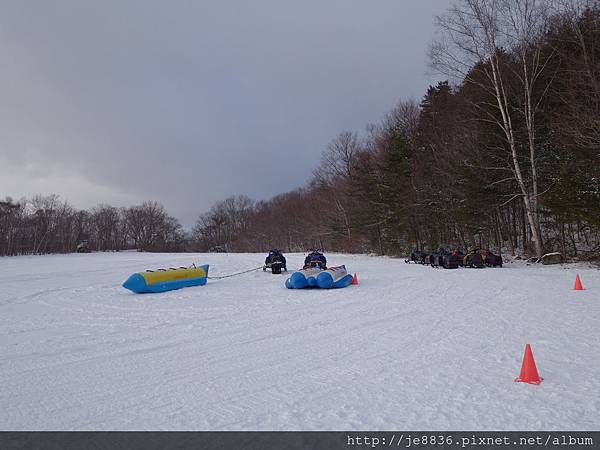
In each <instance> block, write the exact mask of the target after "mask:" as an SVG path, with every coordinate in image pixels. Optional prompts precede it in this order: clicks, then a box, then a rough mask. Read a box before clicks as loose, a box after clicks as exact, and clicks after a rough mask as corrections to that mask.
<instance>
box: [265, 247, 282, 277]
mask: <svg viewBox="0 0 600 450" xmlns="http://www.w3.org/2000/svg"><path fill="white" fill-rule="evenodd" d="M267 269H271V273H272V274H275V275H278V274H280V273H281V269H283V270H285V271H286V272H287V267H286V260H285V256H283V253H281V250H269V254H268V255H267V257H266V258H265V265H264V266H263V272H264V271H266V270H267Z"/></svg>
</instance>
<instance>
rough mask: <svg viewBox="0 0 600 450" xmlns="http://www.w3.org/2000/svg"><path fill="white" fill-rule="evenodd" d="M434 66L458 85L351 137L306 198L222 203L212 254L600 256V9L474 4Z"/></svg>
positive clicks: (445, 24)
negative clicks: (443, 250) (273, 250)
mask: <svg viewBox="0 0 600 450" xmlns="http://www.w3.org/2000/svg"><path fill="white" fill-rule="evenodd" d="M438 27H439V35H440V39H439V40H438V42H437V43H436V44H435V45H433V46H432V49H431V61H432V65H433V66H434V67H435V68H436V69H437V70H438V71H440V72H442V73H445V74H446V75H447V76H448V79H449V80H453V82H441V83H439V84H438V85H437V86H432V87H430V88H429V90H428V91H427V93H426V94H425V96H424V97H423V99H422V101H421V102H420V104H415V103H414V102H401V103H400V104H399V105H398V106H397V107H396V108H395V109H394V110H393V111H391V112H390V113H389V114H388V115H387V116H386V117H385V119H384V120H383V121H382V122H381V123H379V124H377V125H371V126H368V128H367V131H368V132H367V134H366V136H364V137H359V136H358V135H357V134H356V133H353V132H344V133H341V134H340V135H339V136H338V137H337V138H336V139H334V140H333V141H332V142H331V144H330V145H329V146H328V148H327V150H326V151H325V153H324V154H323V157H322V160H321V163H320V165H319V167H317V168H316V169H315V171H314V173H313V176H312V180H311V181H310V183H309V184H308V185H307V186H306V187H305V188H303V189H298V190H295V191H292V192H289V193H286V194H282V195H279V196H277V197H275V198H273V199H271V200H269V201H266V202H258V203H253V202H252V201H250V200H249V199H247V198H245V197H234V198H230V199H228V200H226V201H224V202H221V203H219V204H217V205H215V206H214V207H213V209H212V210H211V211H210V212H208V213H207V214H205V215H203V216H202V217H201V218H200V219H199V221H198V223H197V225H196V227H195V228H194V233H193V235H194V241H195V242H196V243H197V245H198V246H199V248H203V249H208V248H210V247H213V246H223V247H225V248H226V249H227V250H228V251H250V250H254V251H264V250H266V249H268V248H269V247H279V248H281V249H283V250H286V251H293V250H296V251H298V250H305V249H307V248H309V247H311V246H318V247H324V248H326V249H329V250H340V251H350V252H357V251H358V252H376V253H380V254H402V253H405V252H406V251H407V250H408V249H409V248H411V247H417V248H430V249H431V248H437V247H438V246H441V245H452V246H460V247H462V248H465V247H466V246H468V245H477V246H482V247H489V248H493V249H495V250H496V251H500V250H502V249H503V250H505V251H509V252H510V253H512V254H524V255H537V256H540V255H541V254H542V253H544V252H547V251H555V250H558V251H561V252H563V253H564V254H565V255H571V256H580V257H581V256H585V255H596V256H597V255H598V252H599V251H600V6H599V5H598V2H585V1H566V0H565V1H563V2H550V1H535V0H461V1H458V2H457V3H456V4H455V6H454V7H452V8H451V9H450V10H449V11H448V12H447V13H446V14H445V15H443V16H441V17H439V18H438Z"/></svg>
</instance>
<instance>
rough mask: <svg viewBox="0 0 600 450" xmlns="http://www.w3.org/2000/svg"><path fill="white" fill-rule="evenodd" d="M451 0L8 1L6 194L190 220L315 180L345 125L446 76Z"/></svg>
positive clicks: (358, 124) (2, 171) (3, 130)
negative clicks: (443, 51)
mask: <svg viewBox="0 0 600 450" xmlns="http://www.w3.org/2000/svg"><path fill="white" fill-rule="evenodd" d="M449 3H450V1H449V0H302V1H287V0H253V1H246V0H237V1H227V0H220V1H219V0H214V1H202V0H194V1H192V0H188V1H184V0H177V1H160V2H159V1H149V0H139V1H133V0H127V1H124V0H118V1H117V0H110V1H98V0H95V1H84V0H71V1H68V0H53V1H27V0H15V1H9V0H7V1H3V2H2V3H1V5H0V198H4V197H5V196H12V197H13V198H20V197H22V196H27V197H30V196H32V195H34V194H36V193H41V194H50V193H56V194H59V195H60V196H61V197H62V198H64V199H67V200H69V201H70V202H71V203H72V204H74V205H75V206H76V207H79V208H87V207H90V206H94V205H96V204H98V203H109V204H112V205H115V206H129V205H133V204H136V203H139V202H142V201H143V200H158V201H160V202H161V203H163V204H164V205H165V207H166V208H167V210H168V211H169V212H170V213H171V214H172V215H174V216H176V217H177V218H179V219H180V221H181V222H182V224H183V225H184V226H186V227H190V226H191V225H192V223H193V222H194V220H195V219H196V217H197V216H198V214H199V213H201V212H203V211H206V210H208V209H209V208H210V206H211V205H212V204H213V203H214V202H215V201H217V200H221V199H224V198H226V197H228V196H230V195H233V194H246V195H248V196H250V197H251V198H253V199H256V200H258V199H266V198H269V197H271V196H273V195H275V194H278V193H280V192H285V191H288V190H291V189H293V188H295V187H298V186H301V185H304V184H305V183H306V181H307V180H308V178H309V176H310V173H311V170H312V168H314V167H315V165H316V164H317V163H318V161H319V157H320V154H321V152H322V151H323V149H324V148H325V147H326V145H327V143H328V142H329V141H330V140H331V139H333V138H334V137H335V136H336V135H337V134H338V133H339V132H341V131H344V130H353V131H358V132H363V131H364V129H365V126H366V124H367V123H373V122H377V121H379V120H380V119H381V118H382V116H383V115H384V114H385V113H386V112H387V111H388V110H389V109H391V108H392V107H393V106H394V104H395V103H396V102H397V101H398V100H400V99H408V98H414V99H417V100H419V99H420V97H421V96H422V95H423V94H424V92H425V90H426V88H427V86H428V85H429V84H432V83H434V82H435V81H437V80H436V79H435V78H436V77H434V76H433V75H431V74H429V73H428V69H427V48H428V45H429V43H430V42H431V40H432V39H433V37H434V18H433V17H434V15H435V14H438V13H441V12H442V11H443V10H444V9H445V8H446V7H447V6H448V5H449Z"/></svg>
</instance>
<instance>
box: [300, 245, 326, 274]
mask: <svg viewBox="0 0 600 450" xmlns="http://www.w3.org/2000/svg"><path fill="white" fill-rule="evenodd" d="M309 267H319V268H321V269H323V270H325V269H327V258H325V255H323V253H321V251H320V250H311V252H310V253H309V254H308V255H307V256H306V258H304V268H305V269H307V268H309Z"/></svg>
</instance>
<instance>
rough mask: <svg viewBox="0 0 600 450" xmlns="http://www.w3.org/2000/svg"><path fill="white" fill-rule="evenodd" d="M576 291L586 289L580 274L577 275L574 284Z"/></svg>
mask: <svg viewBox="0 0 600 450" xmlns="http://www.w3.org/2000/svg"><path fill="white" fill-rule="evenodd" d="M573 290H574V291H584V290H585V289H584V288H583V285H582V284H581V279H580V278H579V274H577V276H576V277H575V286H573Z"/></svg>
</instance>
